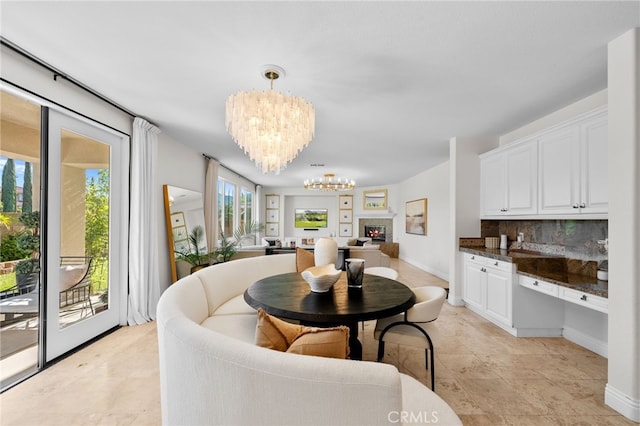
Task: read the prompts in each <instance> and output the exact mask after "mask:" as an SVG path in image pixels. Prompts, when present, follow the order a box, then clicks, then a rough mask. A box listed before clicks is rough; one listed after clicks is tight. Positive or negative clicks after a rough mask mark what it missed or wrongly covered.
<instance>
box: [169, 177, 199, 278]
mask: <svg viewBox="0 0 640 426" xmlns="http://www.w3.org/2000/svg"><path fill="white" fill-rule="evenodd" d="M163 189H164V212H165V217H166V221H167V236H168V240H169V241H168V242H169V245H168V249H169V261H170V263H171V278H172V282H176V281H177V280H178V279H180V278H182V277H184V276H187V275H189V274H190V273H191V272H192V270H195V269H197V268H198V267H202V266H203V265H204V264H206V260H207V259H208V256H207V253H208V250H207V238H206V234H205V231H204V229H205V227H204V203H203V201H202V193H200V192H197V191H192V190H189V189H184V188H178V187H175V186H171V185H164V187H163Z"/></svg>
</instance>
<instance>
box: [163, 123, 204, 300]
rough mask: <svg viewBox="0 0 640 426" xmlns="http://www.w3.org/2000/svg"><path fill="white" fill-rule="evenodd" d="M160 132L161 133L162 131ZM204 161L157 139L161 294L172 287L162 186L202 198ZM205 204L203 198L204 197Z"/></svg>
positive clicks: (166, 138) (182, 147)
mask: <svg viewBox="0 0 640 426" xmlns="http://www.w3.org/2000/svg"><path fill="white" fill-rule="evenodd" d="M161 130H162V129H161ZM206 170H207V169H206V160H205V158H204V157H203V156H202V154H201V153H199V152H197V151H194V150H193V149H192V148H189V147H188V146H186V145H182V144H181V143H178V142H176V141H174V140H173V139H171V138H170V137H169V136H167V135H166V134H164V133H160V135H158V177H157V178H158V181H157V184H156V191H158V212H161V213H160V214H159V215H158V233H157V234H158V257H159V259H158V260H159V265H160V271H159V277H160V292H163V291H164V290H165V289H166V288H167V287H169V285H170V284H171V282H172V280H171V264H170V263H169V262H170V260H169V250H170V248H169V240H168V237H167V227H166V223H165V217H164V194H163V192H162V191H163V189H162V187H163V185H165V184H166V185H171V186H177V187H180V188H185V189H190V190H192V191H197V192H200V193H201V194H204V177H205V173H206ZM203 200H204V196H203Z"/></svg>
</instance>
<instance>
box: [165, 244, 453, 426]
mask: <svg viewBox="0 0 640 426" xmlns="http://www.w3.org/2000/svg"><path fill="white" fill-rule="evenodd" d="M295 271H296V255H295V254H283V255H278V256H259V257H252V258H247V259H239V260H233V261H230V262H226V263H222V264H217V265H213V266H209V267H207V268H205V269H202V270H200V271H198V272H196V273H194V274H193V275H190V276H187V277H185V278H182V279H180V280H178V281H177V282H175V283H174V284H172V285H171V286H170V287H169V288H168V289H167V290H166V291H165V292H164V293H163V294H162V296H161V297H160V301H159V303H158V307H157V329H158V345H159V359H160V390H161V404H162V422H163V424H165V425H176V424H185V425H186V424H188V425H200V424H225V425H232V424H238V425H252V424H261V425H270V424H272V425H286V424H296V425H305V424H327V425H329V424H344V425H347V424H353V425H356V424H357V425H363V424H367V425H377V424H399V423H407V422H408V423H416V422H418V421H417V420H416V419H421V420H422V423H427V422H431V423H434V422H435V419H437V423H438V424H442V425H452V424H462V423H461V422H460V419H459V418H458V417H457V415H456V414H455V413H454V412H453V410H452V409H451V408H450V407H449V406H448V405H447V403H446V402H444V401H443V400H442V399H441V398H440V397H439V396H437V395H436V394H435V393H433V392H432V391H431V390H429V389H428V388H427V387H426V386H424V385H422V384H421V383H420V382H418V381H417V380H415V379H413V378H411V377H409V376H407V375H404V374H401V373H399V372H398V370H397V369H396V368H395V367H394V366H391V365H388V364H383V363H375V362H368V361H353V360H349V359H334V358H323V357H318V356H310V355H299V354H293V353H287V352H280V351H276V350H272V349H267V348H264V347H260V346H257V345H256V344H255V343H254V340H255V328H256V323H257V315H256V311H255V310H254V309H253V308H252V307H250V306H249V305H247V304H246V302H245V301H244V298H243V293H244V291H245V289H246V288H247V287H248V286H249V285H251V284H252V283H253V282H255V281H256V280H258V279H261V278H264V277H267V276H271V275H275V274H280V273H286V272H295Z"/></svg>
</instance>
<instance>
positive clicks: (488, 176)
mask: <svg viewBox="0 0 640 426" xmlns="http://www.w3.org/2000/svg"><path fill="white" fill-rule="evenodd" d="M506 190H507V175H506V167H505V156H504V154H498V155H492V156H489V157H485V158H483V159H482V160H481V161H480V200H481V201H482V214H483V215H484V216H497V215H503V214H505V211H506V207H507V202H506Z"/></svg>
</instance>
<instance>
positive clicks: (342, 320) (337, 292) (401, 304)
mask: <svg viewBox="0 0 640 426" xmlns="http://www.w3.org/2000/svg"><path fill="white" fill-rule="evenodd" d="M244 300H245V301H246V302H247V303H248V304H249V305H250V306H252V307H253V308H255V309H258V308H262V309H263V310H264V311H265V312H267V313H268V314H270V315H273V316H276V317H279V318H284V319H291V320H297V321H299V322H300V323H301V324H303V325H309V326H315V327H333V326H337V325H346V326H348V327H349V350H350V356H349V357H350V358H351V359H362V344H361V343H360V341H359V340H358V323H359V322H360V321H368V320H373V319H378V318H384V317H388V316H392V315H396V314H399V313H401V312H404V311H406V310H407V309H409V308H410V307H411V306H413V305H414V303H415V300H416V298H415V295H414V293H413V291H411V289H410V288H409V287H407V286H406V285H404V284H402V283H401V282H398V281H396V280H392V279H389V278H385V277H381V276H377V275H370V274H365V275H364V279H363V283H362V288H353V287H349V286H348V285H347V277H346V273H345V272H343V273H342V274H341V275H340V278H339V279H338V281H337V282H336V283H335V284H334V285H333V287H332V288H331V289H330V290H329V291H328V292H326V293H314V292H312V291H311V289H310V288H309V284H307V282H306V281H305V280H304V279H303V278H302V276H301V275H300V273H299V272H290V273H286V274H280V275H274V276H270V277H267V278H263V279H261V280H258V281H256V282H255V283H253V284H251V286H249V288H248V289H247V290H246V291H245V293H244Z"/></svg>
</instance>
